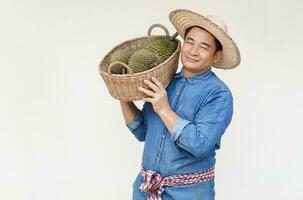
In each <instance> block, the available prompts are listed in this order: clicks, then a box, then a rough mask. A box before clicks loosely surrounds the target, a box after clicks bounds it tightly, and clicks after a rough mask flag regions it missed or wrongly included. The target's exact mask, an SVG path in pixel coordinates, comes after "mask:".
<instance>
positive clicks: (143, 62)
mask: <svg viewBox="0 0 303 200" xmlns="http://www.w3.org/2000/svg"><path fill="white" fill-rule="evenodd" d="M160 60H161V58H160V57H159V56H158V55H157V54H154V53H152V52H150V51H148V50H146V49H139V50H137V51H136V52H135V53H134V54H133V55H132V56H131V57H130V59H129V62H128V66H129V67H130V68H131V69H132V71H133V73H139V72H143V71H146V70H149V69H151V68H153V67H155V66H157V65H158V64H159V63H160Z"/></svg>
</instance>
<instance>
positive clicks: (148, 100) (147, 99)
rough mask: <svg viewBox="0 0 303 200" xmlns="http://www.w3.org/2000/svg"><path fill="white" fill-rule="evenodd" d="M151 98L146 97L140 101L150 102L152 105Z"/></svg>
mask: <svg viewBox="0 0 303 200" xmlns="http://www.w3.org/2000/svg"><path fill="white" fill-rule="evenodd" d="M152 100H153V99H152V98H150V97H146V98H143V99H142V101H147V102H150V103H152Z"/></svg>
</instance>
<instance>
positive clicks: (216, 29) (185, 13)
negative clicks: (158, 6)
mask: <svg viewBox="0 0 303 200" xmlns="http://www.w3.org/2000/svg"><path fill="white" fill-rule="evenodd" d="M169 19H170V21H171V22H172V23H173V25H174V26H175V28H176V30H177V32H178V33H179V35H180V36H181V37H182V38H183V39H185V38H184V34H185V30H186V29H187V28H189V27H191V26H199V27H202V28H204V29H205V30H207V31H208V32H210V33H211V34H213V35H214V36H215V37H216V38H217V39H218V40H219V41H220V43H221V45H222V49H223V58H222V59H221V61H220V62H218V63H216V64H214V65H213V66H214V67H216V68H221V69H231V68H235V67H237V66H238V65H239V64H240V61H241V57H240V51H239V49H238V47H237V45H236V44H235V42H234V41H233V40H232V38H231V37H230V36H229V35H228V34H227V26H226V24H225V23H224V22H223V21H222V20H221V19H219V18H218V17H215V16H206V17H204V16H202V15H200V14H198V13H195V12H192V11H190V10H185V9H178V10H174V11H172V12H171V13H170V14H169Z"/></svg>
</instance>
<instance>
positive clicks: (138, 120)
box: [125, 110, 143, 131]
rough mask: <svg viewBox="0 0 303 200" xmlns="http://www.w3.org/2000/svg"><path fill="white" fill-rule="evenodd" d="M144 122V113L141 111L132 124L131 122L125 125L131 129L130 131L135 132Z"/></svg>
mask: <svg viewBox="0 0 303 200" xmlns="http://www.w3.org/2000/svg"><path fill="white" fill-rule="evenodd" d="M142 122H143V116H142V112H141V111H140V110H139V111H138V112H137V113H136V116H135V118H134V119H133V121H132V122H130V123H129V124H127V123H125V124H126V126H127V127H128V128H129V130H130V131H134V130H136V129H137V128H138V126H140V124H141V123H142Z"/></svg>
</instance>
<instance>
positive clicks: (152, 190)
mask: <svg viewBox="0 0 303 200" xmlns="http://www.w3.org/2000/svg"><path fill="white" fill-rule="evenodd" d="M140 173H141V176H142V177H143V183H142V184H141V185H140V186H139V190H140V191H141V192H147V200H161V199H162V198H161V194H162V192H163V191H164V187H165V186H178V185H189V184H195V183H201V182H205V181H209V180H211V179H213V178H214V174H215V167H212V168H210V169H207V170H204V171H201V172H197V173H191V174H178V175H172V176H167V177H162V176H161V175H160V174H159V173H157V172H154V171H152V170H145V169H144V167H143V166H142V170H141V172H140Z"/></svg>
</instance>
